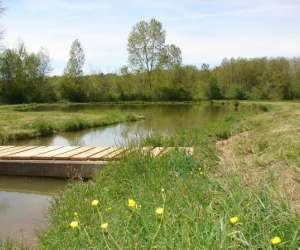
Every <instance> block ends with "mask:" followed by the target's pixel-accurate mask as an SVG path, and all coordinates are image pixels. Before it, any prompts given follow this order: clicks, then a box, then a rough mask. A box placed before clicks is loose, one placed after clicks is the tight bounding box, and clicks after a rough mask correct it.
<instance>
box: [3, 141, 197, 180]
mask: <svg viewBox="0 0 300 250" xmlns="http://www.w3.org/2000/svg"><path fill="white" fill-rule="evenodd" d="M177 149H178V150H182V151H184V152H185V153H186V154H190V155H191V154H193V148H177ZM172 150H175V148H172V147H144V148H142V149H141V151H142V152H144V153H148V154H150V155H151V156H153V157H159V156H162V155H164V154H166V153H168V152H170V151H172ZM132 151H133V149H126V148H116V147H77V146H40V147H39V146H0V175H21V176H45V177H46V176H47V177H62V178H69V177H83V178H90V177H92V176H93V174H94V172H95V170H96V169H99V168H100V167H102V166H103V165H105V164H106V163H107V162H108V161H112V160H117V159H119V158H120V157H123V156H125V155H127V154H129V153H130V152H132Z"/></svg>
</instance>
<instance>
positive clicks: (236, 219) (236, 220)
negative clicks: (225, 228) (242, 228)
mask: <svg viewBox="0 0 300 250" xmlns="http://www.w3.org/2000/svg"><path fill="white" fill-rule="evenodd" d="M239 221H240V218H239V217H237V216H234V217H231V218H230V223H231V224H232V225H234V224H236V223H238V222H239Z"/></svg>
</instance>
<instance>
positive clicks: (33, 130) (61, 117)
mask: <svg viewBox="0 0 300 250" xmlns="http://www.w3.org/2000/svg"><path fill="white" fill-rule="evenodd" d="M56 107H57V108H58V107H59V105H57V106H56ZM45 109H46V110H45ZM53 109H54V107H51V106H50V107H48V106H46V105H10V106H8V105H4V106H0V118H1V120H0V127H1V131H0V144H5V143H8V142H9V141H13V140H21V139H30V138H35V137H41V136H50V135H53V134H56V133H59V132H65V131H77V130H82V129H85V128H93V127H100V126H107V125H112V124H116V123H120V122H127V121H136V120H139V119H141V118H142V117H141V116H139V115H136V114H133V113H128V112H101V113H99V112H97V111H84V110H83V111H81V112H76V110H74V111H69V110H64V109H63V108H62V110H55V109H54V110H53Z"/></svg>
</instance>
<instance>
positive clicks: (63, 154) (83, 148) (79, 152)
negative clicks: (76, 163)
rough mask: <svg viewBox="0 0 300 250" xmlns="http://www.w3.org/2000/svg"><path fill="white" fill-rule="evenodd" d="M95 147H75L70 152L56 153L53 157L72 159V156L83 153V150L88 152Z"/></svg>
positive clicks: (56, 158)
mask: <svg viewBox="0 0 300 250" xmlns="http://www.w3.org/2000/svg"><path fill="white" fill-rule="evenodd" d="M93 148H94V147H80V148H77V149H74V150H72V151H70V152H66V153H62V154H59V155H55V156H54V157H53V159H54V160H69V159H70V160H72V157H73V156H75V155H78V154H81V153H83V152H86V151H88V150H91V149H93Z"/></svg>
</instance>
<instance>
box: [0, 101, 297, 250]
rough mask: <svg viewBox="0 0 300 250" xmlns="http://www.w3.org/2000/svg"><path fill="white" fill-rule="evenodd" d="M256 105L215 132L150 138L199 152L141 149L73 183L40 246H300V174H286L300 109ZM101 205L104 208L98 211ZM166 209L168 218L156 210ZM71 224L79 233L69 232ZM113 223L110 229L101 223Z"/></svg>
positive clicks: (56, 204) (291, 165)
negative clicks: (292, 190) (298, 196)
mask: <svg viewBox="0 0 300 250" xmlns="http://www.w3.org/2000/svg"><path fill="white" fill-rule="evenodd" d="M221 105H222V104H221ZM244 105H246V106H248V107H250V108H248V109H244ZM252 105H261V104H255V103H245V104H244V103H240V104H239V109H242V111H243V112H239V113H234V114H232V115H230V116H228V117H227V118H225V119H224V120H222V121H219V122H217V123H212V124H210V126H208V127H207V129H202V130H200V129H194V130H189V131H182V132H181V133H178V134H176V135H175V136H172V137H161V136H159V135H153V136H152V137H149V138H147V139H146V140H145V144H147V145H155V146H159V145H164V146H166V145H168V146H191V145H193V146H194V147H195V154H194V156H186V155H185V154H183V153H182V152H180V151H175V152H172V153H170V154H168V155H165V156H163V157H159V158H152V157H150V156H149V155H143V154H139V153H134V154H132V155H130V156H128V157H127V158H125V159H123V160H121V161H119V162H114V163H111V164H110V165H108V166H107V167H106V168H104V169H103V170H102V171H100V172H99V173H98V174H97V176H96V177H95V178H94V180H92V181H89V182H77V183H72V184H70V185H69V187H68V188H67V189H66V191H65V192H64V193H63V194H62V195H61V196H59V197H56V198H55V200H54V201H53V205H52V208H51V213H50V226H49V228H48V230H47V231H46V232H41V235H40V244H39V246H38V247H37V249H42V250H43V249H45V250H46V249H49V250H52V249H58V250H60V249H75V250H77V249H78V250H79V249H298V247H299V245H300V232H299V230H300V226H299V219H300V216H299V210H297V209H295V202H296V201H297V200H295V197H291V196H290V195H289V185H287V184H285V183H286V182H284V181H285V178H286V177H288V179H286V180H287V181H288V182H287V183H291V182H292V184H293V185H295V186H296V187H297V185H298V187H299V183H298V184H297V182H296V181H294V179H297V178H299V175H298V172H292V175H291V176H286V173H287V172H288V173H291V171H292V170H295V169H298V170H299V167H300V165H299V162H300V158H299V143H300V140H299V138H300V134H299V127H300V123H299V122H300V119H299V116H300V112H299V107H300V105H299V104H293V103H277V104H265V103H263V105H266V108H261V109H260V111H259V112H258V111H257V108H253V109H252V108H251V107H252ZM245 110H248V111H247V112H245ZM224 139H225V141H224V142H223V143H222V144H220V143H219V141H220V140H224ZM220 145H221V146H220ZM282 165H283V166H284V167H283V168H282ZM250 180H251V181H250ZM284 184H285V185H284ZM299 188H300V187H299ZM162 189H163V190H164V191H163V190H162ZM299 190H300V189H299ZM94 199H97V200H99V201H100V203H99V206H98V207H92V206H91V202H92V200H94ZM128 199H134V200H135V201H136V202H137V205H138V206H137V209H131V208H129V207H128V204H127V202H128ZM159 207H163V208H164V215H163V217H158V216H157V215H156V213H155V210H156V209H157V208H159ZM75 212H76V213H77V215H75V214H74V213H75ZM233 216H238V217H239V222H238V223H237V224H235V225H232V224H231V223H230V218H231V217H233ZM72 221H78V222H79V228H76V229H71V228H70V226H69V224H70V223H71V222H72ZM105 222H107V223H108V229H107V231H103V230H101V227H100V226H101V224H102V223H105ZM275 236H279V237H280V238H281V239H282V241H283V242H282V243H281V244H280V245H278V246H272V245H271V239H272V238H273V237H275ZM4 249H5V248H4ZM8 249H9V248H8Z"/></svg>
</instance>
